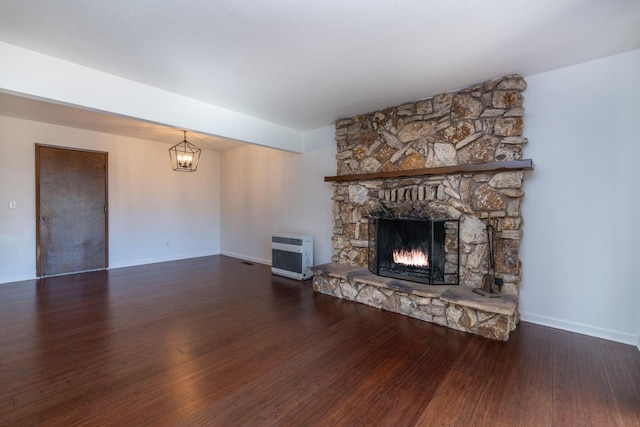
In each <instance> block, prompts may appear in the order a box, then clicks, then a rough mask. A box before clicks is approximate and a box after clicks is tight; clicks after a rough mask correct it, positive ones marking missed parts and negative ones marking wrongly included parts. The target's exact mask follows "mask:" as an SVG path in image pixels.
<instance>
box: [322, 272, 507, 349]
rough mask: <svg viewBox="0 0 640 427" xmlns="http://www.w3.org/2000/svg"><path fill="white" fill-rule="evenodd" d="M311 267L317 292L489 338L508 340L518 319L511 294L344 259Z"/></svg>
mask: <svg viewBox="0 0 640 427" xmlns="http://www.w3.org/2000/svg"><path fill="white" fill-rule="evenodd" d="M312 271H313V272H314V274H315V275H314V279H313V289H314V290H315V291H316V292H320V293H322V294H325V295H331V296H335V297H338V298H343V299H347V300H351V301H356V302H359V303H362V304H367V305H370V306H372V307H376V308H380V309H383V310H387V311H392V312H394V313H399V314H403V315H405V316H410V317H413V318H416V319H420V320H424V321H425V322H431V323H437V324H438V325H442V326H447V327H449V328H452V329H457V330H459V331H464V332H471V333H475V334H478V335H481V336H483V337H486V338H492V339H496V340H501V341H506V340H507V339H508V338H509V332H510V331H511V330H513V328H515V324H516V322H517V318H516V305H517V302H516V298H515V296H513V295H501V296H500V298H484V297H482V296H480V295H478V294H476V293H474V292H473V291H472V290H471V288H469V287H464V286H447V285H445V286H434V285H424V284H421V283H415V282H409V281H405V280H398V279H389V278H385V277H381V276H376V275H374V274H372V273H370V272H369V270H366V269H364V268H359V267H352V266H347V265H344V264H335V263H330V264H323V265H319V266H315V267H313V268H312Z"/></svg>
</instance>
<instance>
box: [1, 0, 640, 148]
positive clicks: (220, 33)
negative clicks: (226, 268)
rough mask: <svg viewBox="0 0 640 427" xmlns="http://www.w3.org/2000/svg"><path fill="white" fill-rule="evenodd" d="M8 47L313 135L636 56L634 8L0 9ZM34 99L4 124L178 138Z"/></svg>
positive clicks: (167, 4) (362, 1) (638, 33)
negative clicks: (442, 99)
mask: <svg viewBox="0 0 640 427" xmlns="http://www.w3.org/2000/svg"><path fill="white" fill-rule="evenodd" d="M0 40H2V41H4V42H6V43H10V44H13V45H16V46H19V47H22V48H26V49H30V50H33V51H37V52H40V53H44V54H47V55H50V56H53V57H57V58H60V59H64V60H67V61H70V62H73V63H76V64H79V65H84V66H87V67H91V68H94V69H97V70H101V71H104V72H107V73H110V74H113V75H117V76H119V77H123V78H126V79H130V80H133V81H136V82H140V83H144V84H147V85H150V86H154V87H156V88H160V89H164V90H167V91H170V92H173V93H176V94H180V95H185V96H188V97H191V98H194V99H197V100H200V101H204V102H207V103H209V104H213V105H217V106H221V107H224V108H226V109H229V110H233V111H237V112H240V113H244V114H247V115H250V116H253V117H255V118H260V119H264V120H267V121H269V122H272V123H276V124H280V125H283V126H286V127H289V128H292V129H297V130H302V131H305V130H310V129H314V128H319V127H322V126H326V125H329V124H331V123H333V122H334V121H335V120H336V119H338V118H341V117H346V116H350V115H354V114H359V113H365V112H369V111H373V110H377V109H381V108H385V107H388V106H393V105H397V104H400V103H403V102H407V101H413V100H417V99H421V98H427V97H430V96H433V95H436V94H439V93H443V92H447V91H452V90H456V89H459V88H462V87H466V86H469V85H472V84H474V83H479V82H482V81H486V80H490V79H493V78H496V77H500V76H503V75H506V74H511V73H521V74H524V75H525V76H526V75H532V74H537V73H541V72H544V71H549V70H553V69H557V68H561V67H565V66H569V65H573V64H577V63H580V62H585V61H589V60H592V59H597V58H601V57H605V56H609V55H613V54H617V53H622V52H625V51H629V50H633V49H638V48H640V1H639V0H456V1H450V0H395V1H389V0H263V1H259V0H135V1H134V0H109V1H103V2H98V1H87V0H58V1H48V0H20V1H15V0H0ZM5 60H10V59H6V58H5ZM34 102H35V101H33V100H28V102H26V101H25V103H23V104H20V103H16V100H15V99H14V98H13V96H12V95H3V96H2V97H0V114H2V115H8V116H14V117H22V118H28V117H32V118H33V119H35V120H41V121H46V122H53V123H59V124H64V125H67V126H75V127H84V128H90V129H95V130H100V131H107V132H112V133H119V134H124V135H130V136H136V137H140V136H139V135H141V134H142V135H145V134H146V133H145V132H154V129H156V130H157V132H158V135H164V136H157V135H156V136H157V138H168V137H171V138H172V139H171V140H170V141H168V142H171V141H175V140H176V137H175V133H176V129H171V128H162V127H159V128H156V127H155V126H157V125H158V124H150V123H139V122H136V121H133V120H128V119H126V118H122V117H118V116H113V115H110V116H106V115H104V114H102V113H100V112H83V113H82V115H79V114H78V115H76V114H77V110H75V109H73V108H71V107H69V106H59V105H53V104H48V103H43V102H42V101H39V103H38V102H35V103H34ZM10 104H16V105H13V106H11V107H10V106H9V105H10ZM18 104H19V105H18ZM20 106H21V108H20ZM25 116H27V117H25ZM122 120H124V121H122ZM127 120H128V121H127ZM116 130H119V131H116ZM140 132H141V133H140ZM198 138H201V139H202V140H203V141H205V142H206V143H210V148H211V149H221V150H222V149H226V148H230V147H233V146H236V145H235V143H229V144H222V145H220V146H218V145H217V144H218V143H220V141H217V140H216V138H212V137H210V136H207V135H199V136H198ZM145 139H154V138H149V137H145ZM177 139H178V141H175V142H179V140H181V136H180V134H178V137H177Z"/></svg>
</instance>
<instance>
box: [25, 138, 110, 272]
mask: <svg viewBox="0 0 640 427" xmlns="http://www.w3.org/2000/svg"><path fill="white" fill-rule="evenodd" d="M36 215H37V218H36V221H37V226H36V230H37V232H36V251H37V252H36V270H37V275H38V276H39V277H42V276H52V275H57V274H66V273H73V272H78V271H89V270H100V269H105V268H107V266H108V255H107V254H108V252H107V248H108V245H107V230H108V224H107V153H103V152H95V151H81V150H72V149H64V148H59V147H50V146H44V145H39V144H36Z"/></svg>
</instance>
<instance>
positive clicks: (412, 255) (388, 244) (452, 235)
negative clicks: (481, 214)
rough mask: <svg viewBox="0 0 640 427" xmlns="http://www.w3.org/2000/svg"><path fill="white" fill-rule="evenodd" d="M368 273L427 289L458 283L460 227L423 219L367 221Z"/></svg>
mask: <svg viewBox="0 0 640 427" xmlns="http://www.w3.org/2000/svg"><path fill="white" fill-rule="evenodd" d="M368 264H369V270H370V271H371V272H372V273H374V274H376V275H378V276H384V277H390V278H396V279H403V280H409V281H413V282H418V283H425V284H428V285H457V284H458V283H459V281H460V223H459V221H458V220H433V219H424V218H418V219H414V218H384V217H375V216H374V217H370V218H369V260H368Z"/></svg>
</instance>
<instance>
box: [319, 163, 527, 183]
mask: <svg viewBox="0 0 640 427" xmlns="http://www.w3.org/2000/svg"><path fill="white" fill-rule="evenodd" d="M532 169H533V161H532V160H531V159H524V160H509V161H505V162H489V163H477V164H464V165H455V166H441V167H436V168H426V169H412V170H405V171H388V172H373V173H359V174H353V175H337V176H325V177H324V180H325V182H341V181H369V180H375V179H386V178H408V177H414V176H427V175H451V174H459V173H477V172H496V171H504V170H532Z"/></svg>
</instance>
